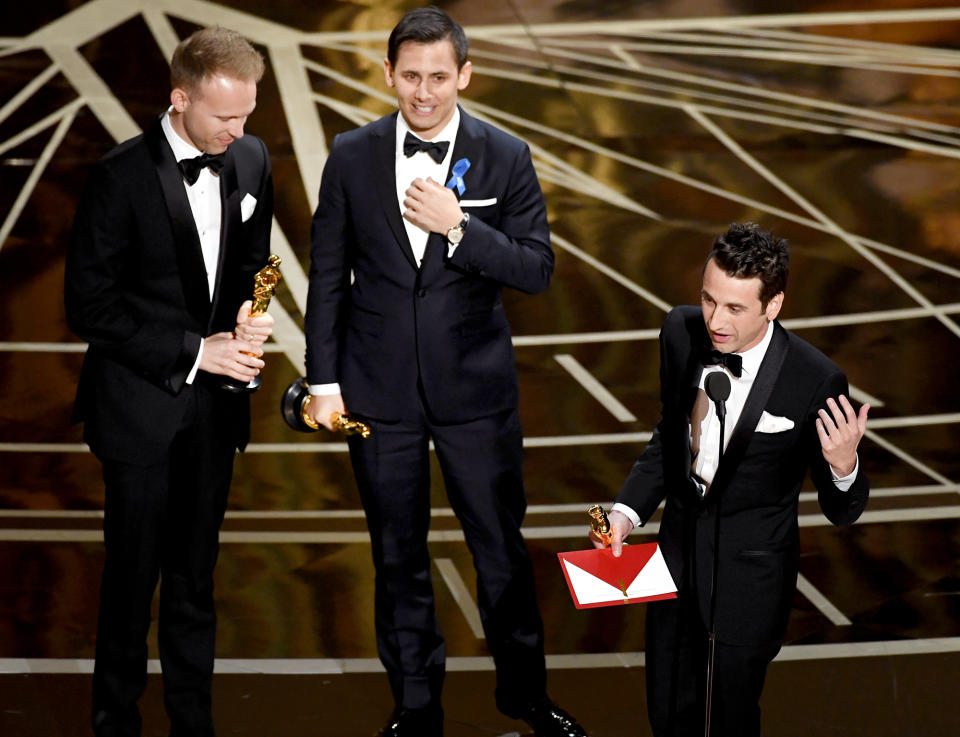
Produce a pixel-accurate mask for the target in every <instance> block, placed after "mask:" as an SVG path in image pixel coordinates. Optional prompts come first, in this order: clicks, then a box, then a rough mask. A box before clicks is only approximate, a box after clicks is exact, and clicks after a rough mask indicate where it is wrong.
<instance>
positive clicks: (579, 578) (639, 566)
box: [557, 543, 677, 609]
mask: <svg viewBox="0 0 960 737" xmlns="http://www.w3.org/2000/svg"><path fill="white" fill-rule="evenodd" d="M557 557H559V558H560V567H561V568H562V569H563V575H564V577H565V578H566V579H567V586H569V587H570V595H571V596H572V597H573V603H574V604H575V605H576V607H577V609H589V608H592V607H598V606H614V605H615V604H635V603H637V602H641V601H657V600H658V599H675V598H677V585H676V584H675V583H674V582H673V577H672V576H671V575H670V571H669V570H668V569H667V564H666V561H664V559H663V553H661V552H660V546H659V545H657V543H641V544H639V545H624V546H623V555H621V556H620V557H619V558H614V557H613V553H612V552H611V551H610V548H601V549H593V550H575V551H571V552H569V553H557Z"/></svg>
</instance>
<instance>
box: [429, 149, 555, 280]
mask: <svg viewBox="0 0 960 737" xmlns="http://www.w3.org/2000/svg"><path fill="white" fill-rule="evenodd" d="M446 258H447V260H448V261H449V263H451V264H453V265H454V266H457V267H458V268H461V269H463V270H464V271H466V272H468V273H473V274H477V275H479V276H483V277H486V278H488V279H493V280H494V281H498V282H500V283H501V284H503V285H505V286H508V287H512V288H514V289H519V290H521V291H523V292H527V293H529V294H538V293H540V292H542V291H544V290H545V289H546V288H547V286H548V285H549V284H550V277H551V275H552V274H553V261H554V259H553V250H552V249H551V248H550V227H549V225H548V224H547V207H546V203H545V202H544V200H543V192H542V191H541V190H540V183H539V181H537V175H536V172H535V171H534V168H533V160H532V159H531V158H530V149H529V147H528V146H527V145H526V144H518V145H517V147H516V154H515V156H514V158H513V161H512V165H511V168H510V172H509V174H508V175H507V189H506V194H505V196H504V198H503V204H502V209H501V212H500V221H499V224H498V227H497V228H494V227H493V226H491V225H489V224H487V223H485V222H483V221H482V220H480V218H472V219H471V220H470V224H469V225H468V226H467V229H466V231H465V233H464V236H463V240H462V241H461V242H460V245H459V246H457V248H456V249H455V250H454V252H453V254H452V255H450V254H448V255H447V256H446Z"/></svg>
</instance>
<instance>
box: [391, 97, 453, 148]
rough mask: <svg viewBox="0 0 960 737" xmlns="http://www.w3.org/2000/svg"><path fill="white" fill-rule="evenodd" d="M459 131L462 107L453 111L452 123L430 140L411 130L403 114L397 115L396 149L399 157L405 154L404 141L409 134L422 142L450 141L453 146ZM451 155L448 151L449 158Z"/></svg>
mask: <svg viewBox="0 0 960 737" xmlns="http://www.w3.org/2000/svg"><path fill="white" fill-rule="evenodd" d="M459 129H460V107H459V106H457V107H455V108H454V109H453V117H452V118H450V121H449V122H448V123H447V124H446V125H445V126H443V130H441V131H440V132H439V133H438V134H437V135H435V136H434V137H433V138H430V139H426V138H421V137H420V136H417V134H416V133H414V132H413V131H412V130H410V126H409V125H408V124H407V121H406V119H405V118H404V117H403V113H397V147H396V151H397V155H398V156H399V155H402V154H403V139H404V138H406V136H407V133H412V134H413V135H415V136H417V138H420V140H422V141H426V140H429V141H431V142H433V141H450V144H451V146H452V145H453V142H454V141H455V140H457V131H458V130H459ZM449 153H450V152H449V151H448V152H447V155H448V156H449Z"/></svg>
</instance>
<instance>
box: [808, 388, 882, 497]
mask: <svg viewBox="0 0 960 737" xmlns="http://www.w3.org/2000/svg"><path fill="white" fill-rule="evenodd" d="M839 399H840V401H839V403H838V402H837V400H835V399H833V398H832V397H831V398H830V399H828V400H827V407H829V408H830V412H829V413H828V412H827V410H825V409H821V410H819V412H818V414H819V415H820V417H819V418H818V419H817V435H819V436H820V447H821V449H822V450H823V458H824V460H825V461H826V462H827V463H829V464H830V467H831V468H833V471H834V473H836V474H837V476H839V477H841V478H843V477H844V476H849V475H850V474H851V473H853V469H855V468H856V467H857V445H859V444H860V438H862V437H863V434H864V433H865V432H866V431H867V412H869V411H870V405H869V404H864V405H863V406H862V407H860V413H859V414H857V413H856V412H854V410H853V405H852V404H850V401H849V400H848V399H847V398H846V397H845V396H843V395H842V394H841V395H840V398H839ZM831 415H832V416H831Z"/></svg>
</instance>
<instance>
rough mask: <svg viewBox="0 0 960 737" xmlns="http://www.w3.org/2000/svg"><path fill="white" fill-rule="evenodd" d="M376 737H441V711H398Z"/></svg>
mask: <svg viewBox="0 0 960 737" xmlns="http://www.w3.org/2000/svg"><path fill="white" fill-rule="evenodd" d="M377 737H443V709H398V710H397V711H396V712H395V713H394V715H393V717H392V718H391V719H390V721H389V722H387V723H386V725H384V727H383V729H381V730H380V731H379V732H377Z"/></svg>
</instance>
